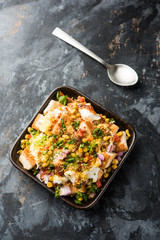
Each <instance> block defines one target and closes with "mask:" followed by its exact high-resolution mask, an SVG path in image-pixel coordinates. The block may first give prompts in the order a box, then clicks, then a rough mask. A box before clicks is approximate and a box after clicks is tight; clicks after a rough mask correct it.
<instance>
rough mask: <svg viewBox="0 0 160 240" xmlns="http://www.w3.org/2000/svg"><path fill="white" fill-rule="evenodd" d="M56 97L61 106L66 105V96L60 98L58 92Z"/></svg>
mask: <svg viewBox="0 0 160 240" xmlns="http://www.w3.org/2000/svg"><path fill="white" fill-rule="evenodd" d="M56 97H57V99H58V101H59V102H60V103H62V104H63V105H67V103H68V99H67V98H68V97H67V95H64V96H61V94H60V92H59V91H58V92H57V95H56Z"/></svg>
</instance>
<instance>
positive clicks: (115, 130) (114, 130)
mask: <svg viewBox="0 0 160 240" xmlns="http://www.w3.org/2000/svg"><path fill="white" fill-rule="evenodd" d="M109 128H110V130H111V131H112V132H113V133H114V134H116V133H117V132H118V130H119V127H118V126H117V125H116V124H112V125H111V126H110V127H109Z"/></svg>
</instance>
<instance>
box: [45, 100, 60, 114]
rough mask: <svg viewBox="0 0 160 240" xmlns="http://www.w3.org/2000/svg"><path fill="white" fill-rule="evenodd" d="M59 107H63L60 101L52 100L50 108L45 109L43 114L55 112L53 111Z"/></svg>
mask: <svg viewBox="0 0 160 240" xmlns="http://www.w3.org/2000/svg"><path fill="white" fill-rule="evenodd" d="M58 107H63V105H62V104H61V103H60V102H58V101H54V100H51V101H50V102H49V104H48V106H47V107H46V108H45V109H44V111H43V114H44V115H46V114H47V113H48V112H49V111H52V112H53V110H54V109H56V108H58Z"/></svg>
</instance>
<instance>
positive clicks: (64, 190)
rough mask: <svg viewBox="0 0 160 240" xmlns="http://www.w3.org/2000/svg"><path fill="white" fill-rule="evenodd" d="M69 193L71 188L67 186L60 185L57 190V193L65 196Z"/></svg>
mask: <svg viewBox="0 0 160 240" xmlns="http://www.w3.org/2000/svg"><path fill="white" fill-rule="evenodd" d="M69 194H71V189H70V187H69V186H62V187H61V188H60V190H59V195H60V196H67V195H69Z"/></svg>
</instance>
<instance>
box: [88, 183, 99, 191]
mask: <svg viewBox="0 0 160 240" xmlns="http://www.w3.org/2000/svg"><path fill="white" fill-rule="evenodd" d="M91 185H92V187H91V188H89V192H90V193H94V192H99V191H100V188H97V186H96V183H92V184H91Z"/></svg>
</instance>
